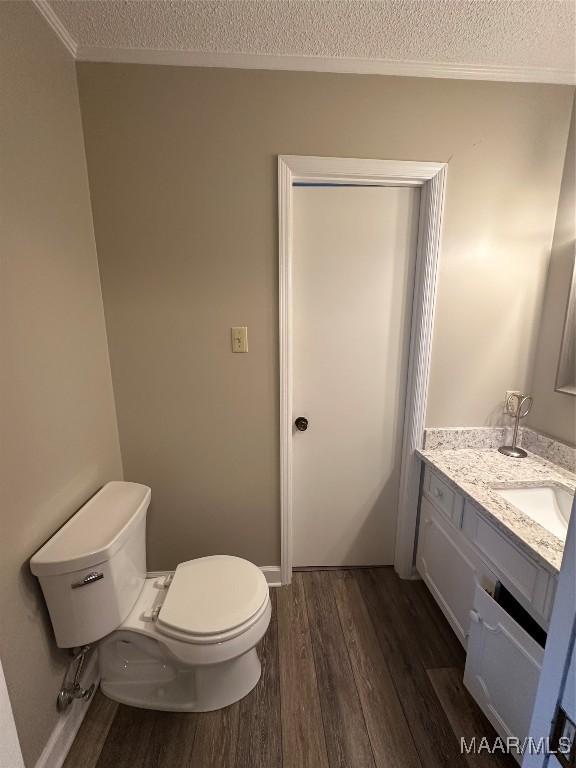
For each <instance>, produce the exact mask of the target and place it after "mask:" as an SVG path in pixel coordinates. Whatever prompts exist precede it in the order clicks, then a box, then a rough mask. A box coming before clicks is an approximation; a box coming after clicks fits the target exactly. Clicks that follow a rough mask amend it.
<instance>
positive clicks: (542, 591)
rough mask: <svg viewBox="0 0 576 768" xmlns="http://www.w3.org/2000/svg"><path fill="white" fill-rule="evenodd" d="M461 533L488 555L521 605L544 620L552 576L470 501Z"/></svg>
mask: <svg viewBox="0 0 576 768" xmlns="http://www.w3.org/2000/svg"><path fill="white" fill-rule="evenodd" d="M462 531H463V532H464V535H465V536H466V537H467V538H468V539H469V540H470V541H471V542H472V543H473V544H474V545H475V546H476V547H477V548H478V550H479V551H480V552H481V553H482V554H483V555H484V556H485V557H486V558H487V560H488V561H489V563H490V564H491V565H492V566H493V567H494V569H495V570H496V571H497V573H498V574H499V575H500V576H501V577H502V579H503V581H504V582H505V583H506V584H507V585H508V586H509V587H510V589H511V590H512V592H513V593H514V594H515V596H516V597H517V599H518V600H520V601H521V602H522V603H523V604H524V607H525V608H526V609H527V610H528V611H530V613H532V614H535V618H537V619H538V620H539V621H540V622H542V620H544V623H547V620H548V618H549V614H550V610H551V606H552V600H553V597H554V581H555V580H554V578H553V577H552V575H551V574H550V573H548V571H546V569H544V568H541V567H540V566H539V565H538V563H536V562H535V561H534V560H532V559H531V558H530V557H529V556H528V555H526V554H524V553H523V552H521V551H520V550H519V549H518V548H517V547H515V546H514V544H512V543H511V542H510V541H509V540H508V539H507V538H506V537H505V536H504V535H503V534H501V533H500V532H499V531H498V530H497V529H496V528H495V527H494V526H492V525H491V524H490V523H489V522H488V521H487V520H485V519H484V517H483V516H482V515H481V514H479V513H478V512H477V511H476V510H475V508H474V507H473V505H472V504H470V502H468V501H467V502H466V504H465V505H464V514H463V519H462Z"/></svg>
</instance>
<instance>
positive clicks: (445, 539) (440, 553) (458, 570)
mask: <svg viewBox="0 0 576 768" xmlns="http://www.w3.org/2000/svg"><path fill="white" fill-rule="evenodd" d="M416 566H417V568H418V572H419V573H420V575H421V576H422V578H423V579H424V581H425V582H426V584H427V585H428V588H429V589H430V591H431V592H432V594H433V595H434V598H435V599H436V601H437V603H438V604H439V606H440V608H441V609H442V611H443V613H444V615H445V616H446V618H447V619H448V621H449V622H450V625H451V626H452V629H453V630H454V632H455V633H456V635H457V636H458V639H459V640H460V642H461V643H462V645H463V646H464V647H466V641H467V635H468V627H469V624H470V610H471V609H472V606H473V604H474V593H475V591H476V584H477V583H478V584H482V585H483V586H494V584H495V583H496V577H495V576H494V575H493V574H492V573H491V572H490V570H489V569H488V567H487V566H486V565H484V563H483V562H482V561H481V560H480V558H479V557H478V555H476V553H475V552H474V550H473V549H472V547H471V546H470V544H469V543H468V542H467V541H466V539H465V538H464V536H463V535H462V534H461V532H460V531H459V530H458V529H456V528H455V527H454V526H453V525H451V523H450V522H449V521H448V520H446V518H445V516H444V515H442V514H441V513H440V512H438V511H437V510H436V509H434V507H433V506H432V505H431V504H430V502H429V501H428V500H427V499H424V498H423V499H422V502H421V506H420V532H419V538H418V554H417V559H416Z"/></svg>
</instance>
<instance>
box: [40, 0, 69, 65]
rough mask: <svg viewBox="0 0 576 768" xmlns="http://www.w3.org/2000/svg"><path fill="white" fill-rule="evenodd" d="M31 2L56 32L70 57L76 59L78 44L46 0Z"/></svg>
mask: <svg viewBox="0 0 576 768" xmlns="http://www.w3.org/2000/svg"><path fill="white" fill-rule="evenodd" d="M32 2H33V3H34V5H35V6H36V9H37V10H38V12H39V13H41V14H42V16H44V18H45V19H46V21H47V22H48V24H49V25H50V26H51V27H52V29H53V30H54V32H55V33H56V36H57V37H58V38H59V40H60V42H61V43H62V44H63V45H64V47H65V48H66V50H67V51H68V53H70V54H71V55H72V57H73V58H75V59H76V58H77V57H78V45H77V43H76V40H74V38H73V37H72V35H71V34H70V32H68V30H67V29H66V27H65V26H64V24H63V23H62V22H61V20H60V18H59V17H58V14H57V13H56V11H55V10H54V8H52V6H51V5H50V3H49V2H48V0H32Z"/></svg>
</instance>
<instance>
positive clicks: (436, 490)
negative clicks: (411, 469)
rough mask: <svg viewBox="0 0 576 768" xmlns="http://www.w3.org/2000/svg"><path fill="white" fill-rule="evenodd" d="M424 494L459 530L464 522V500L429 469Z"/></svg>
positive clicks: (425, 478) (425, 479)
mask: <svg viewBox="0 0 576 768" xmlns="http://www.w3.org/2000/svg"><path fill="white" fill-rule="evenodd" d="M424 493H425V494H426V496H427V497H428V499H429V500H430V501H431V502H432V504H434V506H435V507H436V509H438V510H440V512H443V513H444V514H445V515H447V517H449V518H450V520H452V522H453V523H454V525H455V526H456V527H457V528H459V527H460V525H461V522H462V507H463V504H464V500H463V498H462V497H461V496H460V495H459V494H458V493H456V492H455V491H453V490H452V488H450V486H449V485H448V484H447V483H445V482H444V480H442V479H441V478H440V477H438V475H437V474H435V473H434V472H433V471H432V470H431V469H430V468H429V467H426V473H425V476H424Z"/></svg>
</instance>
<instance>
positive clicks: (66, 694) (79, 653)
mask: <svg viewBox="0 0 576 768" xmlns="http://www.w3.org/2000/svg"><path fill="white" fill-rule="evenodd" d="M91 650H92V646H91V645H83V646H82V647H81V648H79V649H77V650H76V651H74V650H71V651H70V652H71V654H72V658H71V659H70V661H69V662H68V666H67V667H66V672H64V679H63V680H62V687H61V688H60V692H59V693H58V697H57V699H56V708H57V709H58V711H59V712H64V710H65V709H67V708H68V707H69V706H70V704H72V702H73V701H74V699H83V700H84V701H88V700H89V699H90V697H91V696H92V694H93V693H94V688H95V685H94V683H92V685H91V686H90V687H89V688H82V686H81V685H80V677H81V676H82V670H83V669H84V662H85V660H86V656H87V655H88V653H89V652H90V651H91ZM74 664H75V665H76V670H75V672H74V678H73V679H72V682H71V683H68V682H67V681H68V677H69V675H70V670H71V669H72V667H73V666H74Z"/></svg>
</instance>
